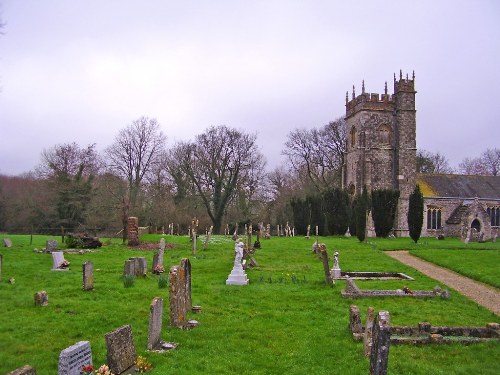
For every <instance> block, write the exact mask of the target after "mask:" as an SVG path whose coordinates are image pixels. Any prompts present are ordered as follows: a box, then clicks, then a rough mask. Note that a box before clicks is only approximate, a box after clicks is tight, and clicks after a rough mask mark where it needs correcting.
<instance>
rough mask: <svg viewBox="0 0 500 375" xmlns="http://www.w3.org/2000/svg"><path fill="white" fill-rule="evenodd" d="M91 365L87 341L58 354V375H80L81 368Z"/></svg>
mask: <svg viewBox="0 0 500 375" xmlns="http://www.w3.org/2000/svg"><path fill="white" fill-rule="evenodd" d="M86 365H92V351H91V350H90V343H89V342H88V341H80V342H77V343H76V344H75V345H72V346H70V347H69V348H66V349H64V350H63V351H62V352H61V354H59V375H80V374H81V371H82V367H83V366H86Z"/></svg>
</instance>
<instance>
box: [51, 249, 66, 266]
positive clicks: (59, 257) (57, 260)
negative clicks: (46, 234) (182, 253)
mask: <svg viewBox="0 0 500 375" xmlns="http://www.w3.org/2000/svg"><path fill="white" fill-rule="evenodd" d="M52 262H53V265H52V271H68V268H67V267H64V268H62V267H61V265H62V264H63V262H64V254H63V252H62V251H53V252H52Z"/></svg>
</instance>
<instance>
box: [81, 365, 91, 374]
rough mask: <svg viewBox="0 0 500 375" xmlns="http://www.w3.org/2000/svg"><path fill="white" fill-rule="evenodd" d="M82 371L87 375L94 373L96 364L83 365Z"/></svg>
mask: <svg viewBox="0 0 500 375" xmlns="http://www.w3.org/2000/svg"><path fill="white" fill-rule="evenodd" d="M82 372H83V373H84V374H85V375H89V374H93V373H94V366H92V365H83V366H82Z"/></svg>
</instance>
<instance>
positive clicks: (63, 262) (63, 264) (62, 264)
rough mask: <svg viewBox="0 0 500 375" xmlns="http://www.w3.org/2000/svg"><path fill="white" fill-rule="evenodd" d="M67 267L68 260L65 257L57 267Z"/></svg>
mask: <svg viewBox="0 0 500 375" xmlns="http://www.w3.org/2000/svg"><path fill="white" fill-rule="evenodd" d="M68 267H69V262H68V261H67V260H66V259H65V260H63V261H62V263H61V264H60V265H59V268H68Z"/></svg>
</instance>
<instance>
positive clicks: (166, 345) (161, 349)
mask: <svg viewBox="0 0 500 375" xmlns="http://www.w3.org/2000/svg"><path fill="white" fill-rule="evenodd" d="M177 345H179V344H177V343H176V342H164V341H160V343H159V344H158V345H156V347H154V348H153V349H151V350H148V352H154V353H165V352H168V351H171V350H174V349H176V348H177Z"/></svg>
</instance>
